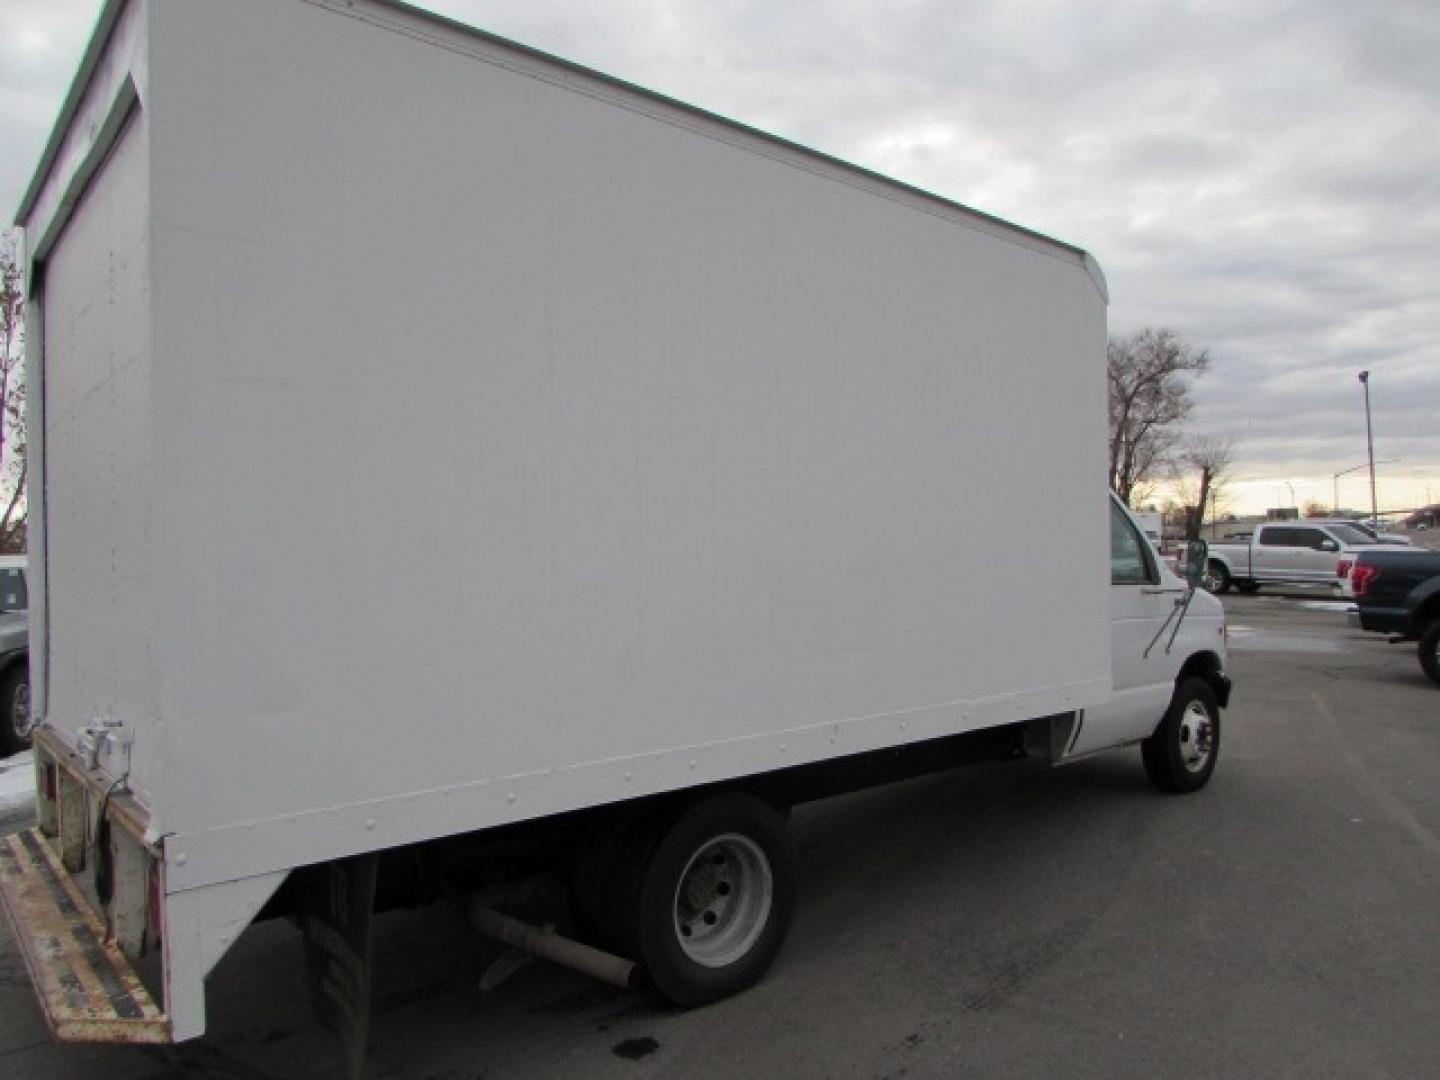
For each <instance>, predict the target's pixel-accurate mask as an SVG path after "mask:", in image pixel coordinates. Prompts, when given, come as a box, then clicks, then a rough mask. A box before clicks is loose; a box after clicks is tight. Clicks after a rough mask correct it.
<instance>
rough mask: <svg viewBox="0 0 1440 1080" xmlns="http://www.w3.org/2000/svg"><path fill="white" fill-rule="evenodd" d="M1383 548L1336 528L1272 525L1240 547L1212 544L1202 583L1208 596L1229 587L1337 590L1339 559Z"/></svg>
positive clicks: (1237, 544) (1346, 528) (1291, 523)
mask: <svg viewBox="0 0 1440 1080" xmlns="http://www.w3.org/2000/svg"><path fill="white" fill-rule="evenodd" d="M1385 546H1386V545H1384V544H1377V543H1375V542H1374V541H1373V540H1372V539H1371V538H1370V537H1369V536H1367V535H1366V534H1365V533H1364V532H1362V531H1361V530H1359V529H1357V528H1355V526H1353V525H1347V524H1342V523H1339V522H1327V523H1326V524H1323V525H1321V524H1314V523H1311V522H1307V521H1284V522H1270V523H1266V524H1264V525H1259V526H1257V527H1256V529H1255V531H1254V533H1252V534H1251V535H1250V536H1249V537H1248V538H1247V539H1245V540H1243V541H1236V542H1225V543H1218V544H1211V545H1210V556H1209V561H1208V562H1207V563H1206V569H1205V577H1204V579H1203V582H1204V585H1205V588H1207V589H1209V590H1210V591H1211V592H1212V593H1223V592H1229V591H1230V586H1231V585H1234V586H1235V587H1236V588H1237V589H1239V590H1240V591H1241V592H1251V593H1253V592H1255V591H1256V590H1258V589H1259V588H1260V586H1261V585H1303V584H1322V585H1338V584H1339V579H1338V577H1337V576H1336V568H1337V566H1338V565H1339V563H1340V560H1341V559H1342V558H1343V557H1345V556H1347V555H1349V556H1352V557H1353V554H1354V553H1355V552H1358V551H1366V550H1369V549H1371V548H1377V547H1378V548H1383V547H1385Z"/></svg>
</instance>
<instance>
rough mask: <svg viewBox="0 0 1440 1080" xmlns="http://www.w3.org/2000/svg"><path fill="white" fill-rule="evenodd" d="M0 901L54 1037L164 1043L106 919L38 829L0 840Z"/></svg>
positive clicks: (157, 1018) (161, 1022)
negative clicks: (111, 939)
mask: <svg viewBox="0 0 1440 1080" xmlns="http://www.w3.org/2000/svg"><path fill="white" fill-rule="evenodd" d="M0 899H3V901H4V907H5V911H6V914H8V915H9V916H10V924H11V926H13V927H14V929H15V938H16V940H17V941H18V942H19V944H20V949H21V951H22V952H23V953H24V954H25V964H26V966H27V967H29V969H30V978H31V979H32V980H33V981H34V983H35V990H36V992H37V993H38V994H39V995H40V1004H41V1006H42V1008H43V1009H44V1011H45V1019H46V1020H47V1021H48V1022H49V1024H50V1027H51V1030H53V1031H54V1032H55V1037H56V1038H58V1039H63V1040H66V1041H68V1042H130V1043H165V1042H170V1041H171V1039H170V1018H169V1017H168V1016H166V1015H165V1014H164V1013H162V1012H161V1011H160V1010H159V1009H158V1008H157V1007H156V1005H155V1002H154V1001H153V1000H152V999H151V997H150V994H149V993H148V992H147V991H146V989H145V987H144V986H143V985H141V983H140V979H139V976H137V975H136V974H135V971H134V969H132V968H131V966H130V962H129V961H128V960H126V959H125V957H124V955H123V954H122V953H121V952H120V950H119V949H118V948H116V947H115V945H114V944H113V943H111V942H109V941H107V940H106V936H105V924H104V923H102V922H101V921H100V919H99V917H98V916H97V915H96V914H95V912H94V910H93V909H92V908H91V906H90V904H89V902H88V901H87V900H86V899H85V898H84V897H83V896H82V895H81V894H80V891H79V889H77V888H76V886H75V883H74V882H73V881H71V880H70V875H69V874H68V873H66V872H65V870H64V869H63V868H62V867H61V865H60V861H59V859H57V858H56V857H55V854H54V853H53V852H52V851H51V850H50V845H49V844H48V843H47V842H46V841H45V838H44V836H42V835H41V833H40V830H39V829H30V830H28V831H26V832H22V833H17V834H16V835H14V836H9V837H6V838H4V839H3V840H0Z"/></svg>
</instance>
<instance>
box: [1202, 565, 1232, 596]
mask: <svg viewBox="0 0 1440 1080" xmlns="http://www.w3.org/2000/svg"><path fill="white" fill-rule="evenodd" d="M1200 584H1201V585H1202V586H1203V587H1204V589H1205V591H1206V592H1212V593H1215V594H1216V595H1217V596H1218V595H1219V594H1220V593H1225V592H1229V591H1230V571H1229V570H1227V569H1226V568H1225V564H1224V563H1222V562H1218V561H1216V560H1215V559H1211V560H1210V561H1209V562H1207V563H1206V564H1205V576H1204V577H1203V578H1201V579H1200Z"/></svg>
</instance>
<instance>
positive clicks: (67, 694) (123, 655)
mask: <svg viewBox="0 0 1440 1080" xmlns="http://www.w3.org/2000/svg"><path fill="white" fill-rule="evenodd" d="M148 181H149V170H148V128H147V125H146V123H145V118H144V114H143V110H142V109H141V108H140V106H139V105H138V103H135V104H133V105H132V107H130V108H129V109H128V110H127V119H126V120H125V121H124V125H123V127H122V128H121V130H120V132H119V134H118V136H117V138H116V140H115V142H114V143H113V144H112V145H110V147H109V149H108V152H107V154H106V156H105V158H104V160H103V163H102V164H101V165H100V166H99V168H98V169H97V171H96V172H95V173H94V175H93V177H92V178H91V179H90V181H89V183H88V185H87V186H86V187H85V189H84V194H83V197H82V198H81V199H80V200H79V202H78V204H77V205H76V207H75V209H74V212H73V214H72V215H71V216H70V218H69V220H68V222H67V223H66V224H65V225H64V227H63V229H62V230H61V231H59V233H58V239H57V240H56V241H55V242H54V245H53V247H52V248H51V249H50V251H49V254H48V257H47V259H46V261H45V271H44V276H43V288H42V309H43V312H44V339H43V340H44V382H43V385H44V409H43V425H44V449H45V455H44V472H43V477H44V481H43V491H44V500H43V504H42V505H43V515H44V525H45V528H44V534H43V535H44V539H43V546H42V549H41V550H42V552H43V559H44V566H45V583H46V590H45V600H44V613H45V617H46V624H45V632H44V634H43V635H42V636H40V637H39V641H40V642H41V645H42V648H43V649H44V652H45V657H46V663H45V665H44V668H45V670H46V674H47V677H46V678H45V680H44V682H45V687H46V690H47V691H48V692H47V694H46V697H45V704H44V715H45V717H46V719H47V720H48V721H49V722H50V723H51V724H53V725H55V726H56V727H57V728H59V729H61V730H62V731H64V732H66V733H68V734H69V735H70V736H71V737H73V736H74V734H75V732H76V731H77V730H78V729H80V728H82V727H84V726H87V725H92V724H104V723H107V722H119V723H122V724H123V725H124V726H125V729H126V735H125V737H126V738H129V737H131V736H134V737H135V738H136V739H137V741H138V743H139V745H140V752H139V753H138V754H136V755H134V767H133V768H132V769H131V771H130V773H129V782H130V785H131V787H132V789H133V790H134V791H135V792H136V794H137V795H138V796H139V797H140V798H141V800H142V802H143V801H148V798H149V791H150V789H151V788H152V786H153V784H154V781H155V780H156V775H157V772H158V768H159V760H158V752H159V751H160V748H161V743H160V740H159V737H158V736H159V732H158V730H157V729H156V727H155V722H156V720H157V719H158V715H159V713H158V699H157V691H158V675H157V670H156V666H155V654H154V651H153V645H154V628H155V627H154V619H153V614H152V612H153V608H152V603H153V599H154V595H155V587H156V583H155V581H154V579H153V577H152V570H153V563H152V549H151V536H150V526H151V521H152V519H151V513H152V510H153V485H154V472H153V468H152V459H151V453H150V436H151V432H152V427H153V421H152V416H151V393H152V386H151V379H152V374H153V371H152V366H151V348H150V308H149V303H150V264H149V234H148V230H149V221H150V217H149V206H148V203H149V192H148ZM105 764H106V765H107V767H109V768H111V769H112V771H113V772H114V773H115V775H116V776H117V779H118V777H119V775H120V774H122V773H124V772H125V757H124V755H123V754H117V755H115V756H114V758H113V760H112V759H111V758H110V757H108V756H107V758H106V759H105Z"/></svg>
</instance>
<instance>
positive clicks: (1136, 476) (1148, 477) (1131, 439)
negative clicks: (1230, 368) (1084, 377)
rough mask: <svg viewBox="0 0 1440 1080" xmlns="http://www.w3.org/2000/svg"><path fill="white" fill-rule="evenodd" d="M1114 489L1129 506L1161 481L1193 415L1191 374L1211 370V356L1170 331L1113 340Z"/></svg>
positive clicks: (1151, 331) (1150, 331)
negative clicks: (1185, 422)
mask: <svg viewBox="0 0 1440 1080" xmlns="http://www.w3.org/2000/svg"><path fill="white" fill-rule="evenodd" d="M1108 361H1109V362H1108V373H1109V382H1110V489H1111V490H1112V491H1114V492H1115V494H1116V495H1118V496H1120V499H1121V501H1122V502H1124V503H1125V504H1126V505H1127V506H1129V505H1132V503H1131V500H1132V498H1134V496H1135V494H1136V490H1137V489H1142V490H1143V489H1144V488H1145V487H1146V486H1147V485H1148V484H1149V483H1150V482H1152V481H1154V480H1157V479H1159V478H1160V477H1161V476H1162V475H1163V474H1164V472H1165V471H1166V468H1167V466H1168V465H1170V464H1171V462H1172V457H1173V452H1174V450H1175V447H1176V444H1177V442H1178V440H1179V424H1180V422H1181V421H1182V420H1184V419H1185V418H1186V417H1187V416H1189V415H1190V409H1191V406H1192V403H1191V400H1190V383H1189V381H1188V379H1187V378H1186V376H1188V375H1198V374H1200V373H1202V372H1204V371H1206V370H1207V369H1208V368H1209V367H1210V354H1209V353H1208V352H1206V351H1205V350H1204V349H1198V350H1197V349H1195V348H1193V347H1192V346H1190V345H1187V344H1185V343H1184V342H1183V341H1181V340H1180V339H1179V338H1178V337H1177V336H1176V335H1175V333H1174V331H1171V330H1165V329H1159V330H1156V329H1154V328H1150V327H1147V328H1146V329H1144V330H1141V331H1140V332H1139V333H1137V334H1134V335H1132V336H1131V337H1128V338H1111V339H1110V347H1109V350H1108Z"/></svg>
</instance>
